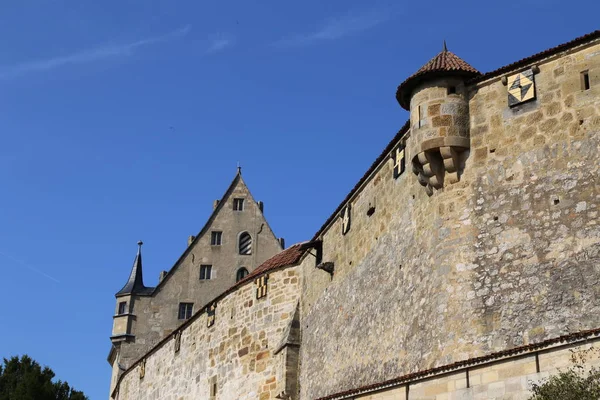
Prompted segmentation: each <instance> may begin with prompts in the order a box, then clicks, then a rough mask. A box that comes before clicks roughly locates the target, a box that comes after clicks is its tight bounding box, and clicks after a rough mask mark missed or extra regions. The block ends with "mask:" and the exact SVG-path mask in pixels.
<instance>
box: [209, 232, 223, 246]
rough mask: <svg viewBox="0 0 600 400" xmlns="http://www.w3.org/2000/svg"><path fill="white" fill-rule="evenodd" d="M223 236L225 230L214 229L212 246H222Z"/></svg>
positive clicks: (211, 235) (211, 236)
mask: <svg viewBox="0 0 600 400" xmlns="http://www.w3.org/2000/svg"><path fill="white" fill-rule="evenodd" d="M222 237H223V232H221V231H212V232H211V233H210V244H211V246H220V245H221V238H222Z"/></svg>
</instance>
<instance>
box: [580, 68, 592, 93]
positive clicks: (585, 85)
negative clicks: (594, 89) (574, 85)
mask: <svg viewBox="0 0 600 400" xmlns="http://www.w3.org/2000/svg"><path fill="white" fill-rule="evenodd" d="M589 89H590V73H589V71H583V72H582V73H581V90H589Z"/></svg>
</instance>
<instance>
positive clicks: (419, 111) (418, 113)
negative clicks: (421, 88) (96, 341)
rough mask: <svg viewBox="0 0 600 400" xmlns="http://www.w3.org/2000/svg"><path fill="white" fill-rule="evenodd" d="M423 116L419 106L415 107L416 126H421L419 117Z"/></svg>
mask: <svg viewBox="0 0 600 400" xmlns="http://www.w3.org/2000/svg"><path fill="white" fill-rule="evenodd" d="M422 117H423V113H422V111H421V106H418V107H417V127H419V128H420V127H421V126H422V125H421V118H422Z"/></svg>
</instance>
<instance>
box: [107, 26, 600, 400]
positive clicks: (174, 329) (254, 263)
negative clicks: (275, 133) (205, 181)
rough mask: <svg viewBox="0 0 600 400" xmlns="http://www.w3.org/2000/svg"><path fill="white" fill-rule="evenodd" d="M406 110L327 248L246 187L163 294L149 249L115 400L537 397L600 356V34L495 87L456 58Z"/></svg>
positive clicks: (126, 315)
mask: <svg viewBox="0 0 600 400" xmlns="http://www.w3.org/2000/svg"><path fill="white" fill-rule="evenodd" d="M396 98H397V100H398V103H399V104H400V106H401V107H403V108H404V109H406V110H409V111H410V120H409V121H407V122H406V124H405V125H404V126H403V127H402V128H401V129H400V130H399V132H398V133H397V134H396V135H395V136H394V137H393V138H392V140H391V141H390V143H389V144H388V145H387V146H386V147H385V149H383V151H382V153H381V155H380V156H379V157H378V158H377V159H376V160H375V161H374V162H373V164H372V166H371V167H370V168H369V169H368V171H367V172H366V173H365V174H364V176H363V177H362V178H361V179H360V180H359V181H358V182H357V183H356V185H355V187H354V188H353V189H352V190H351V191H350V193H348V194H347V196H346V197H345V198H344V199H343V201H342V202H341V203H340V205H339V207H338V208H337V209H336V210H335V211H334V212H333V213H332V214H331V216H330V217H329V218H328V219H327V220H326V221H325V222H324V224H323V226H322V227H321V228H320V229H319V230H318V231H317V233H316V234H315V235H314V237H313V238H311V239H310V240H308V241H306V242H303V243H299V244H295V245H293V246H291V247H288V248H286V249H284V247H285V246H284V244H283V240H280V239H277V238H276V237H275V235H274V234H273V232H272V231H271V229H270V228H269V225H268V223H267V221H266V220H265V218H264V216H263V204H262V203H260V202H257V201H255V200H254V198H253V197H252V195H251V194H250V191H249V190H248V188H247V187H246V185H245V183H244V181H243V180H242V177H241V173H240V172H239V171H238V174H237V175H236V176H235V178H234V180H233V182H232V183H231V185H230V187H229V189H228V190H227V191H226V193H225V195H224V196H223V197H222V199H221V200H220V201H217V202H215V205H214V211H213V214H212V215H211V217H210V218H209V220H208V222H207V223H206V225H205V226H204V228H202V230H201V231H200V233H199V234H198V235H197V236H195V237H190V239H189V243H188V247H187V249H186V250H185V251H184V253H183V254H182V255H181V257H180V258H179V259H178V260H177V262H176V263H175V265H174V266H173V267H172V268H171V269H170V270H169V271H168V272H164V273H162V274H161V276H160V281H159V283H158V285H157V286H156V287H152V288H151V287H146V286H145V285H144V282H143V279H142V253H141V247H142V246H141V245H142V244H141V243H140V244H139V248H138V254H137V256H136V258H135V261H134V265H133V268H132V270H131V274H130V277H129V279H128V281H127V282H126V284H125V286H124V287H123V288H122V289H121V290H120V291H119V292H117V294H116V298H117V304H116V308H115V315H114V317H113V319H114V324H113V332H112V336H111V341H112V346H111V350H110V354H109V357H108V361H109V363H110V364H111V366H112V371H113V372H112V380H111V388H110V396H111V398H112V399H116V400H137V399H211V400H214V399H227V400H230V399H259V400H266V399H294V400H298V399H301V400H305V399H306V400H309V399H311V400H312V399H320V400H325V399H361V400H366V399H372V400H391V399H402V400H409V399H410V400H413V399H421V400H425V399H432V400H433V399H435V400H443V399H527V398H528V396H529V393H530V392H529V388H530V383H531V381H534V382H536V381H540V380H541V379H543V378H545V377H547V376H549V375H550V374H552V373H555V372H556V371H557V369H558V368H561V367H564V366H567V365H568V364H569V358H570V355H571V351H577V350H580V349H587V348H590V347H600V301H599V300H598V299H599V298H600V223H599V222H600V220H599V218H598V212H599V208H600V158H599V154H600V31H596V32H593V33H590V34H588V35H585V36H582V37H580V38H577V39H574V40H572V41H570V42H568V43H565V44H562V45H559V46H557V47H554V48H551V49H548V50H546V51H543V52H541V53H538V54H535V55H533V56H531V57H528V58H525V59H523V60H520V61H517V62H515V63H512V64H509V65H507V66H504V67H502V68H499V69H497V70H495V71H492V72H488V73H484V74H482V73H481V72H479V71H478V70H477V69H475V68H474V67H473V66H471V65H469V64H468V63H467V62H466V61H464V60H462V59H461V58H460V57H458V56H457V55H455V54H454V53H452V52H450V51H448V50H447V48H446V46H444V49H443V50H442V51H441V52H440V53H439V54H437V55H436V56H435V57H434V58H433V59H431V60H430V61H429V62H428V63H426V64H425V65H424V66H423V67H422V68H421V69H419V70H418V71H417V72H416V73H415V74H413V75H412V76H410V77H408V78H407V79H406V80H404V82H402V83H401V84H400V85H399V86H398V89H397V92H396ZM588 363H589V365H600V360H598V359H595V358H591V359H588Z"/></svg>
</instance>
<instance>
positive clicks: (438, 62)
mask: <svg viewBox="0 0 600 400" xmlns="http://www.w3.org/2000/svg"><path fill="white" fill-rule="evenodd" d="M477 75H481V72H479V71H477V70H476V69H475V68H473V67H472V66H471V65H469V63H467V62H466V61H464V60H463V59H462V58H460V57H459V56H457V55H456V54H454V53H452V52H451V51H448V49H447V48H446V43H445V42H444V49H443V50H442V51H441V52H440V53H439V54H438V55H436V56H435V57H433V58H432V59H431V60H429V61H428V62H427V63H426V64H425V65H423V66H422V67H421V68H420V69H419V70H418V71H417V72H415V73H414V74H413V75H411V76H410V77H409V78H408V79H406V80H405V81H404V82H402V83H401V84H400V86H398V90H397V91H396V99H397V100H398V103H400V105H401V106H402V108H404V109H406V110H408V109H409V108H410V95H411V92H412V89H414V87H415V86H416V85H417V84H418V83H420V82H423V81H424V80H426V79H430V78H433V77H440V76H462V77H464V78H471V77H474V76H477Z"/></svg>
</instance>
